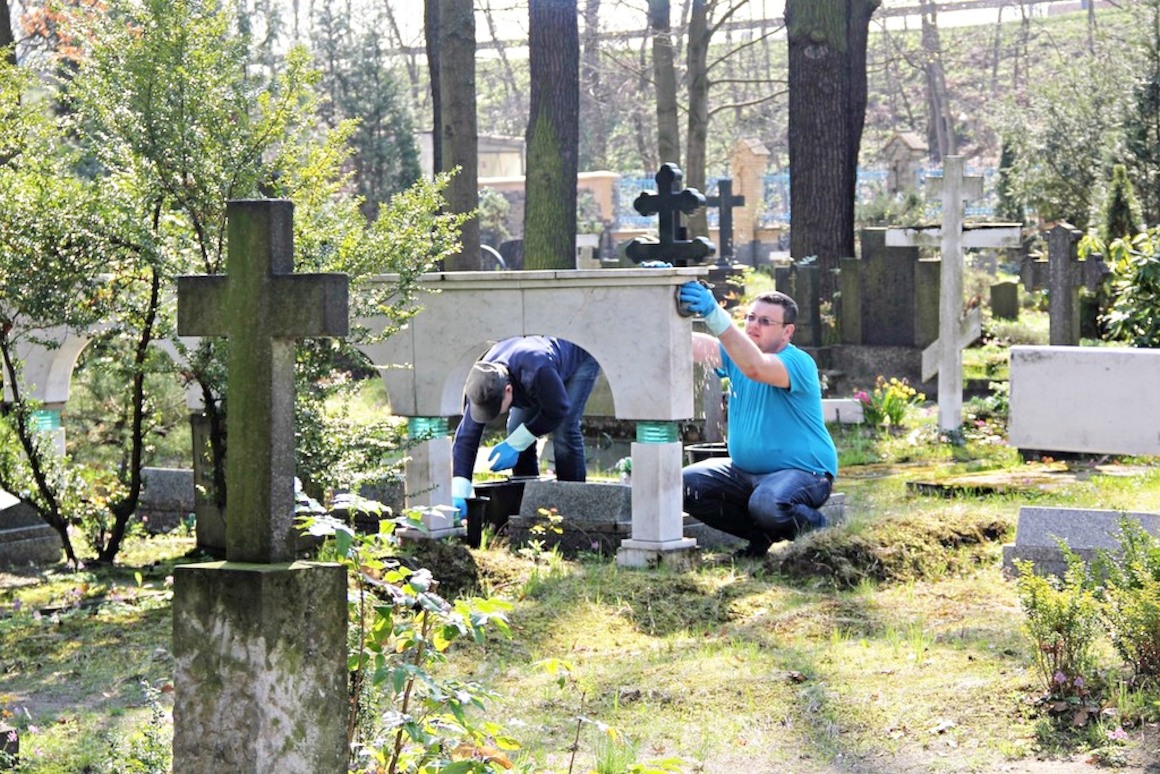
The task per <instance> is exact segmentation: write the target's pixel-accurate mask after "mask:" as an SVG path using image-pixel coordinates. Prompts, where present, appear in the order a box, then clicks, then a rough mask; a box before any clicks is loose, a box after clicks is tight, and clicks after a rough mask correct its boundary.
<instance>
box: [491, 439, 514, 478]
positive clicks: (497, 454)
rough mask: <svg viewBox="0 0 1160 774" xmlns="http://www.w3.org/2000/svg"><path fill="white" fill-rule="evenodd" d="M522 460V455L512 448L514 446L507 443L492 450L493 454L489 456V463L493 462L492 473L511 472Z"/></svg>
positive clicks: (501, 443) (503, 442) (504, 442)
mask: <svg viewBox="0 0 1160 774" xmlns="http://www.w3.org/2000/svg"><path fill="white" fill-rule="evenodd" d="M519 459H520V453H519V452H518V451H516V450H515V449H513V448H512V445H511V444H510V443H508V442H507V441H502V442H500V444H499V445H498V446H496V447H495V448H494V449H492V450H491V454H489V455H487V461H488V462H491V463H492V465H491V470H492V472H493V473H494V472H497V471H500V470H509V469H510V468H514V467H515V466H516V463H517V462H518V461H519Z"/></svg>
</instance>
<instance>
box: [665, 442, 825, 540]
mask: <svg viewBox="0 0 1160 774" xmlns="http://www.w3.org/2000/svg"><path fill="white" fill-rule="evenodd" d="M682 477H683V479H684V493H685V510H686V511H687V512H688V513H689V515H690V516H692V517H693V518H695V519H697V520H698V521H701V522H704V523H705V524H708V525H709V526H710V527H713V528H714V529H719V530H721V531H722V532H727V533H729V534H730V535H735V536H737V537H739V538H744V539H745V540H748V541H750V542H751V543H758V544H760V543H763V542H765V543H773V542H777V541H778V540H793V539H794V538H795V537H797V536H798V535H800V534H803V533H805V532H809V531H810V530H814V529H820V528H822V527H824V526H826V517H825V516H823V515H822V513H821V511H819V510H818V508H820V507H822V505H824V504H825V502H826V500H827V499H829V497H830V489H831V487H832V483H831V481H830V479H829V478H827V477H826V476H824V475H819V474H817V473H810V472H808V471H804V470H779V471H776V472H773V473H761V474H758V473H746V472H745V471H743V470H740V469H738V468H737V467H735V466H734V465H733V461H732V460H731V459H729V458H728V457H715V458H710V459H707V460H702V461H701V462H698V463H695V464H693V465H689V466H688V467H686V468H685V469H684V470H683V471H682Z"/></svg>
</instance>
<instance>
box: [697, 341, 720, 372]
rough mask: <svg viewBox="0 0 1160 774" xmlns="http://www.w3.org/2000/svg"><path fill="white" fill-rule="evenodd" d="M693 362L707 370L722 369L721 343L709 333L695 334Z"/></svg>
mask: <svg viewBox="0 0 1160 774" xmlns="http://www.w3.org/2000/svg"><path fill="white" fill-rule="evenodd" d="M693 362H694V363H697V364H699V365H703V366H705V367H706V368H720V367H721V343H720V342H718V341H717V339H715V338H713V337H712V336H710V335H709V334H707V333H694V334H693Z"/></svg>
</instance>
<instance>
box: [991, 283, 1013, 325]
mask: <svg viewBox="0 0 1160 774" xmlns="http://www.w3.org/2000/svg"><path fill="white" fill-rule="evenodd" d="M991 314H993V315H994V316H995V317H997V318H1000V319H1003V320H1018V319H1019V283H1018V282H996V283H995V284H994V285H992V286H991Z"/></svg>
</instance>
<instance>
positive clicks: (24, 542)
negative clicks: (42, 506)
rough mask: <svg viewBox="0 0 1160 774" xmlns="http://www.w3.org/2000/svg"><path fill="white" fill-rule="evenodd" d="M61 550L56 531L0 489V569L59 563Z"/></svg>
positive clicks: (35, 513) (25, 505) (14, 497)
mask: <svg viewBox="0 0 1160 774" xmlns="http://www.w3.org/2000/svg"><path fill="white" fill-rule="evenodd" d="M61 550H62V546H61V542H60V535H58V534H56V530H54V529H53V528H52V527H50V526H48V525H47V524H45V523H44V521H43V520H42V519H41V518H40V515H39V514H38V513H37V512H36V511H35V510H34V509H33V508H32V506H30V505H27V504H25V503H22V502H21V501H20V499H19V498H18V497H16V496H15V495H12V494H10V493H8V492H5V491H4V490H3V489H0V567H4V566H10V565H23V564H42V563H55V562H59V561H60V552H61Z"/></svg>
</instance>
